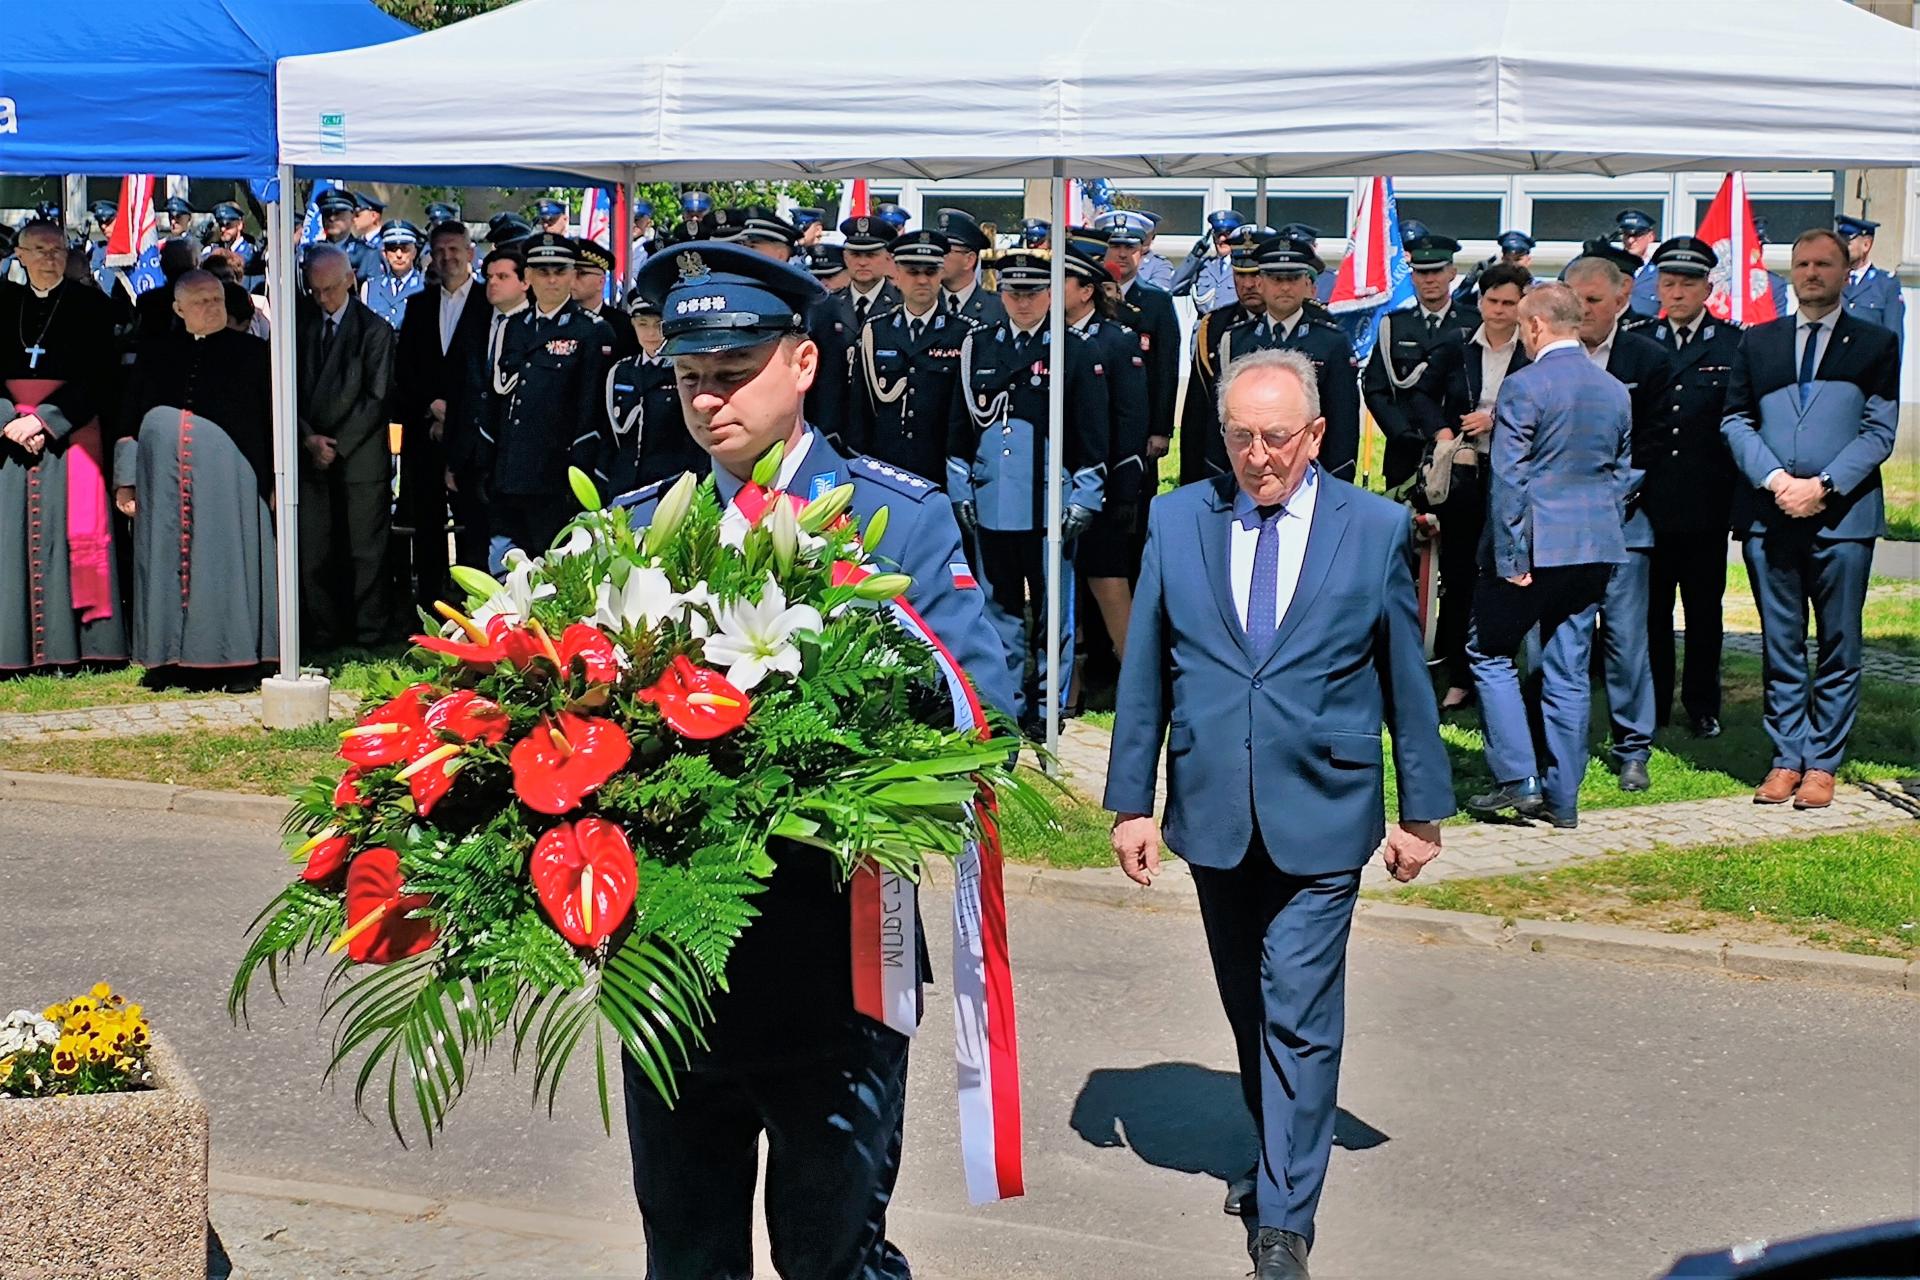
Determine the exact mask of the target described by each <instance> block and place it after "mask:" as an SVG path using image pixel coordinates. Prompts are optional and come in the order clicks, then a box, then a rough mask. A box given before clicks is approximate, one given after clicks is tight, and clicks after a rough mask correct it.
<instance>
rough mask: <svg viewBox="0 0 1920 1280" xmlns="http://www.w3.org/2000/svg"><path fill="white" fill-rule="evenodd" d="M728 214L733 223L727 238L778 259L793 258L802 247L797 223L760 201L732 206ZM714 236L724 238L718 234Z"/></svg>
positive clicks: (778, 260)
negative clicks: (761, 203)
mask: <svg viewBox="0 0 1920 1280" xmlns="http://www.w3.org/2000/svg"><path fill="white" fill-rule="evenodd" d="M727 213H728V215H729V216H728V221H729V223H730V224H731V225H730V227H729V231H728V234H727V236H726V237H725V238H726V239H729V240H735V241H738V242H739V243H740V244H743V245H745V246H746V247H747V248H749V249H752V250H755V251H756V252H759V253H764V254H766V255H767V256H768V257H769V258H772V259H773V260H774V261H775V262H792V261H793V255H794V251H795V250H797V249H798V248H799V246H800V227H799V225H798V224H796V223H793V222H789V221H788V220H787V219H785V218H783V217H781V216H780V215H779V213H777V212H776V211H774V210H772V209H769V208H767V207H766V206H765V205H759V204H752V205H747V206H746V207H744V208H740V209H729V210H727ZM715 238H716V239H719V238H721V237H719V236H718V235H717V234H716V236H715Z"/></svg>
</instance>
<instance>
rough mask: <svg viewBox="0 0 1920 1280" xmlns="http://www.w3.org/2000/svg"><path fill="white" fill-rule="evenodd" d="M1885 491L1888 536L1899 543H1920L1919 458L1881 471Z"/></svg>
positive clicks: (1896, 463)
mask: <svg viewBox="0 0 1920 1280" xmlns="http://www.w3.org/2000/svg"><path fill="white" fill-rule="evenodd" d="M1880 483H1881V484H1883V485H1885V486H1886V488H1887V533H1888V536H1889V537H1892V538H1894V539H1896V540H1897V541H1900V542H1920V457H1917V458H1904V459H1901V460H1900V461H1898V462H1888V463H1886V464H1884V465H1882V466H1881V468H1880Z"/></svg>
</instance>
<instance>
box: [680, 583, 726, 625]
mask: <svg viewBox="0 0 1920 1280" xmlns="http://www.w3.org/2000/svg"><path fill="white" fill-rule="evenodd" d="M680 605H681V607H682V608H683V609H684V610H685V611H686V621H687V627H688V628H689V629H690V630H691V631H692V632H693V638H694V639H696V640H704V639H706V638H707V637H708V636H709V635H711V634H712V633H713V624H712V623H710V622H709V621H708V619H709V618H710V617H712V616H713V615H714V614H716V613H717V612H718V611H719V602H718V601H717V600H715V599H714V598H713V589H712V588H711V587H709V586H708V585H707V584H706V582H705V580H704V579H703V580H701V581H699V582H696V583H694V584H693V585H692V586H691V587H688V588H687V589H686V591H685V592H684V593H682V594H681V596H680Z"/></svg>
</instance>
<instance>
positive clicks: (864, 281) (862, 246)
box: [840, 213, 900, 333]
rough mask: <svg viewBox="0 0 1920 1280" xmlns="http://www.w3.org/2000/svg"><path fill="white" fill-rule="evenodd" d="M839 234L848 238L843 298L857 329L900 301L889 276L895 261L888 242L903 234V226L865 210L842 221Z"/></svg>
mask: <svg viewBox="0 0 1920 1280" xmlns="http://www.w3.org/2000/svg"><path fill="white" fill-rule="evenodd" d="M840 234H841V236H843V237H844V238H845V242H844V245H843V250H844V252H845V255H846V261H847V276H848V283H847V291H846V292H845V293H844V294H842V295H841V296H840V301H841V302H842V303H844V304H845V306H846V308H847V312H848V314H849V315H851V316H852V317H853V331H854V332H855V333H858V332H859V331H860V329H861V327H862V326H864V325H865V324H866V323H867V321H869V320H873V319H877V318H878V317H880V316H883V315H885V314H886V313H887V312H889V311H891V310H893V309H894V308H895V307H897V306H899V305H900V291H899V290H898V289H896V288H894V287H893V282H892V281H891V280H889V279H888V278H887V277H888V275H889V274H890V271H889V269H890V268H891V267H892V265H893V260H892V258H891V257H890V256H889V255H888V253H887V246H889V245H891V244H892V243H893V241H894V237H896V236H898V235H899V234H900V228H898V227H896V226H894V225H893V223H891V222H889V221H887V220H886V219H885V218H881V217H878V216H875V215H871V214H864V213H863V214H860V215H858V216H857V217H852V218H848V219H847V220H846V221H844V222H842V223H841V224H840Z"/></svg>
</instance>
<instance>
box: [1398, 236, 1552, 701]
mask: <svg viewBox="0 0 1920 1280" xmlns="http://www.w3.org/2000/svg"><path fill="white" fill-rule="evenodd" d="M1531 281H1532V276H1531V275H1530V274H1529V273H1528V271H1527V269H1526V268H1525V267H1515V266H1510V265H1508V264H1507V263H1504V262H1496V263H1494V264H1493V265H1492V266H1490V267H1488V268H1487V269H1486V270H1485V271H1483V272H1481V273H1480V282H1479V298H1480V303H1481V310H1480V326H1479V328H1477V329H1475V330H1474V331H1473V333H1472V335H1471V336H1469V337H1468V338H1467V340H1466V341H1465V342H1464V343H1460V344H1457V345H1456V344H1453V343H1445V344H1442V345H1441V346H1439V347H1436V348H1435V349H1434V353H1433V358H1432V359H1431V360H1430V361H1428V362H1427V371H1426V372H1425V373H1424V374H1422V375H1421V382H1422V384H1423V388H1422V389H1423V391H1424V392H1425V395H1426V398H1427V399H1428V400H1430V401H1433V402H1435V403H1437V404H1438V405H1439V406H1440V422H1441V426H1440V428H1439V430H1438V431H1436V432H1435V433H1434V440H1435V442H1436V445H1451V444H1453V443H1454V442H1455V441H1456V440H1458V441H1459V443H1458V444H1457V445H1455V447H1454V450H1453V458H1452V467H1451V469H1450V470H1449V472H1448V474H1447V477H1446V479H1447V485H1446V496H1445V497H1444V498H1441V499H1438V500H1435V498H1434V496H1433V495H1432V493H1431V491H1429V493H1428V502H1429V504H1430V505H1432V507H1433V510H1434V513H1435V514H1436V515H1438V516H1439V517H1440V622H1439V625H1438V626H1437V627H1436V628H1435V638H1434V647H1435V649H1436V651H1437V652H1438V654H1439V655H1440V656H1441V657H1442V658H1443V659H1445V661H1446V666H1447V691H1446V693H1445V694H1444V695H1442V696H1441V699H1440V710H1441V711H1442V712H1447V711H1452V710H1454V709H1456V708H1458V707H1463V706H1465V705H1466V704H1467V703H1468V702H1470V701H1472V699H1473V668H1472V665H1471V664H1470V663H1469V662H1468V661H1467V627H1468V624H1469V623H1471V622H1472V620H1473V593H1474V590H1475V589H1476V588H1477V586H1478V585H1479V579H1480V535H1481V533H1482V532H1483V531H1484V530H1485V528H1486V524H1487V478H1486V477H1487V467H1488V459H1489V450H1490V449H1491V448H1492V442H1493V406H1494V402H1495V401H1496V400H1497V399H1498V398H1499V395H1500V385H1501V383H1503V382H1504V381H1505V380H1506V377H1507V375H1508V374H1510V373H1512V372H1514V371H1515V370H1517V369H1524V368H1526V366H1527V351H1526V346H1525V344H1523V343H1522V342H1521V341H1520V299H1521V297H1522V296H1523V295H1525V293H1526V291H1527V286H1528V284H1529V283H1531ZM1437 452H1438V450H1437V449H1436V453H1437Z"/></svg>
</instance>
